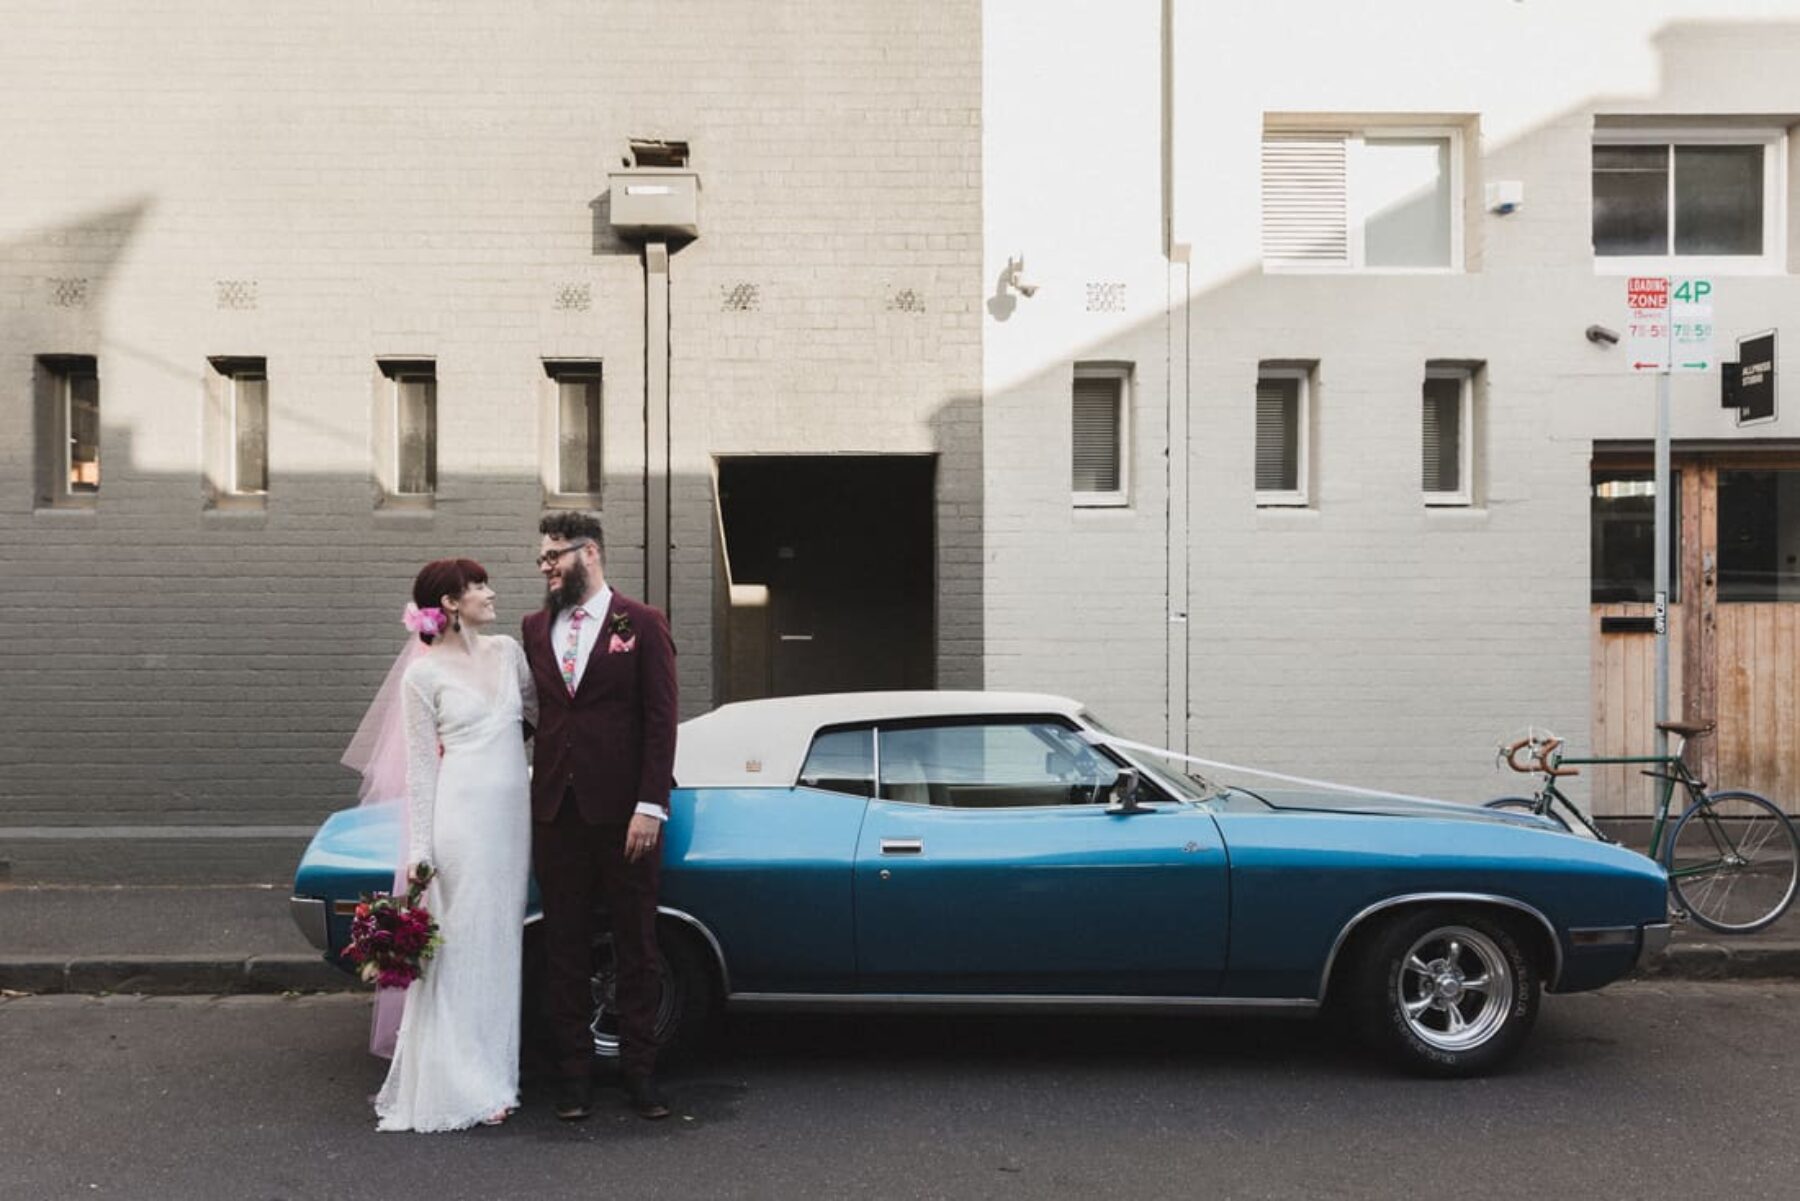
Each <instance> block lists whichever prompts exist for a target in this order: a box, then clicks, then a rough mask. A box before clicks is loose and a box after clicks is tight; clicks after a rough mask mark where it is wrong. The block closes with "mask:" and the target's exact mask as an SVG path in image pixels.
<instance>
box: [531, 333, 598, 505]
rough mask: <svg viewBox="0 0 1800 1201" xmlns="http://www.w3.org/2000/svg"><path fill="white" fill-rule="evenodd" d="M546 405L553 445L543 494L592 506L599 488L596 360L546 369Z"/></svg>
mask: <svg viewBox="0 0 1800 1201" xmlns="http://www.w3.org/2000/svg"><path fill="white" fill-rule="evenodd" d="M544 374H545V375H546V377H547V378H548V380H549V387H550V390H551V397H550V403H549V406H548V410H547V413H546V417H547V420H548V425H549V431H548V432H549V435H550V440H551V442H552V446H551V447H550V448H549V454H550V461H549V463H548V464H547V465H546V470H545V472H544V475H545V481H544V483H545V490H546V492H548V493H549V494H550V495H552V496H562V497H570V498H574V499H576V500H577V501H579V502H580V503H583V504H591V503H592V498H594V497H597V496H598V495H599V494H600V488H601V464H602V456H601V434H600V427H601V413H602V409H601V397H602V390H601V370H600V364H599V363H598V362H595V361H587V360H578V361H557V362H546V363H545V364H544Z"/></svg>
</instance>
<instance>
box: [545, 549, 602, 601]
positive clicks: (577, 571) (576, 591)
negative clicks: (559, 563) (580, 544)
mask: <svg viewBox="0 0 1800 1201" xmlns="http://www.w3.org/2000/svg"><path fill="white" fill-rule="evenodd" d="M591 582H592V579H591V577H589V575H588V569H587V564H586V563H583V562H582V561H581V556H580V555H576V556H575V557H574V562H572V563H570V564H569V565H568V567H566V568H564V569H563V576H562V586H561V587H552V586H551V585H550V584H549V583H548V582H546V583H545V585H544V608H545V609H546V610H548V611H549V612H550V613H552V614H556V613H560V612H562V611H563V610H564V609H573V608H574V607H575V606H576V605H579V604H580V603H581V602H582V601H584V600H586V599H587V594H588V585H589V584H590V583H591Z"/></svg>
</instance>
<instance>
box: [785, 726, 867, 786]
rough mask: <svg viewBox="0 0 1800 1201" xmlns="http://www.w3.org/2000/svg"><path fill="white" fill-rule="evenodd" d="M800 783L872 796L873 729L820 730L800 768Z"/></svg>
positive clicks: (865, 727)
mask: <svg viewBox="0 0 1800 1201" xmlns="http://www.w3.org/2000/svg"><path fill="white" fill-rule="evenodd" d="M800 783H801V784H802V785H804V786H805V787H807V788H823V789H825V790H826V791H827V792H844V793H849V794H850V795H851V796H874V795H875V732H874V731H873V730H871V729H869V728H868V727H867V726H864V727H863V728H861V729H852V730H824V731H821V732H820V733H819V734H818V735H817V736H816V737H814V739H813V744H812V749H811V750H810V751H808V752H807V755H806V762H805V764H804V765H802V766H801V768H800Z"/></svg>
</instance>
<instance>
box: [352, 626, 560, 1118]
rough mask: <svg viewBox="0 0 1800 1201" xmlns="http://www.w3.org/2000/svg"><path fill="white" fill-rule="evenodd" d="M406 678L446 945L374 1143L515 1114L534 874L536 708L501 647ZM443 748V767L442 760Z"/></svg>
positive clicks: (514, 657) (478, 648) (403, 1046)
mask: <svg viewBox="0 0 1800 1201" xmlns="http://www.w3.org/2000/svg"><path fill="white" fill-rule="evenodd" d="M474 647H475V649H474V650H473V651H470V652H463V651H461V650H456V649H452V648H450V647H439V648H436V649H434V650H432V651H430V652H428V653H427V654H425V655H424V656H423V657H421V658H420V659H419V660H418V661H417V662H415V663H414V664H413V665H412V666H411V667H409V668H407V671H406V676H405V682H404V685H403V688H402V695H403V703H404V708H405V715H406V735H407V771H406V777H407V798H408V806H409V808H408V813H409V815H410V823H411V824H410V833H409V841H410V847H409V850H408V861H409V862H416V861H418V860H419V859H424V860H427V861H429V862H430V863H431V865H432V866H433V867H434V868H436V869H437V871H438V873H439V875H438V877H437V878H436V879H435V880H434V881H433V882H432V883H431V885H430V887H429V888H428V889H427V890H426V897H425V903H426V905H427V906H428V907H429V908H430V910H431V914H432V916H433V917H434V918H436V919H437V923H438V928H439V932H440V933H441V934H442V936H443V945H442V946H441V947H440V948H439V950H438V952H437V954H436V955H435V956H434V957H433V958H431V959H430V960H428V961H427V962H426V964H425V973H424V975H423V976H422V977H421V978H420V979H419V980H418V981H416V982H415V983H414V984H413V985H412V987H411V988H410V989H409V990H408V993H407V997H406V1011H405V1015H404V1016H403V1017H402V1018H401V1020H400V1032H399V1037H398V1042H397V1043H396V1045H395V1048H394V1060H393V1063H392V1064H391V1065H390V1066H389V1069H388V1075H387V1080H386V1082H384V1083H383V1084H382V1086H381V1091H380V1092H379V1093H378V1094H377V1095H376V1097H375V1112H376V1115H377V1116H378V1117H379V1119H380V1120H379V1122H378V1123H377V1128H378V1129H381V1130H461V1129H464V1128H466V1127H469V1126H473V1125H475V1124H476V1123H477V1122H479V1121H481V1120H482V1119H483V1118H486V1117H489V1116H491V1115H493V1114H495V1113H497V1112H499V1111H501V1110H505V1109H511V1108H514V1107H516V1106H517V1105H518V1103H519V954H520V943H521V937H522V931H523V926H522V922H523V919H524V915H525V889H526V878H527V875H528V873H529V872H530V868H531V800H530V792H529V781H528V779H527V776H526V774H525V744H524V741H523V739H522V737H521V734H520V729H519V721H520V719H521V717H524V718H527V719H530V720H533V721H535V719H536V716H537V713H536V709H537V704H536V697H535V693H534V692H533V689H532V684H531V671H530V669H529V668H528V667H527V666H526V664H525V652H524V650H523V649H522V648H521V647H520V646H519V644H518V643H517V642H516V641H514V640H513V639H511V638H508V637H506V636H504V635H494V636H478V637H476V638H475V640H474ZM440 746H441V747H442V748H443V749H442V754H441V755H440V753H439V747H440Z"/></svg>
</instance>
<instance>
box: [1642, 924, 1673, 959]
mask: <svg viewBox="0 0 1800 1201" xmlns="http://www.w3.org/2000/svg"><path fill="white" fill-rule="evenodd" d="M1674 933H1675V927H1674V926H1673V925H1671V924H1670V923H1668V922H1650V923H1649V924H1647V925H1646V926H1645V927H1644V938H1643V942H1642V943H1641V944H1640V946H1639V948H1638V959H1639V961H1640V962H1641V961H1642V960H1644V959H1647V958H1648V957H1650V956H1651V955H1660V954H1662V953H1663V952H1664V951H1666V950H1668V949H1669V939H1670V938H1671V937H1673V935H1674Z"/></svg>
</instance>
